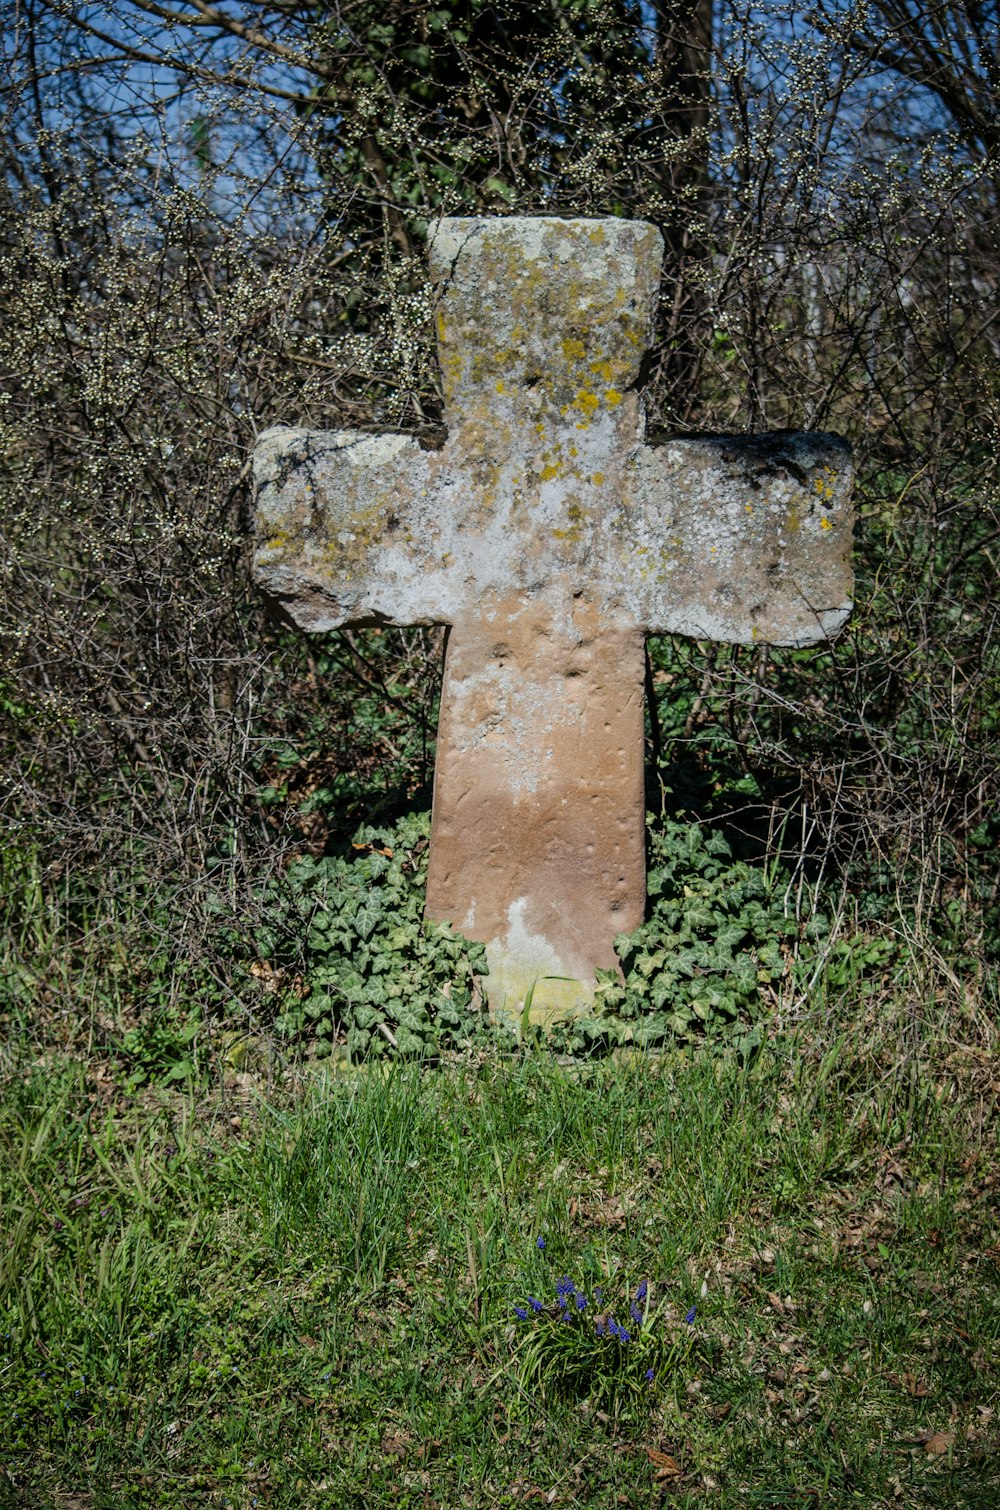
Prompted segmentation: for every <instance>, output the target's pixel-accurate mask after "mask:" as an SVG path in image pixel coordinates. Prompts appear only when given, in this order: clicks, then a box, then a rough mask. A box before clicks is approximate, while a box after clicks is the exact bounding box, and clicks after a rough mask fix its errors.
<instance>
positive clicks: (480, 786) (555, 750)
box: [255, 218, 852, 1012]
mask: <svg viewBox="0 0 1000 1510" xmlns="http://www.w3.org/2000/svg"><path fill="white" fill-rule="evenodd" d="M430 255H431V273H432V277H433V279H434V281H435V282H436V283H437V285H438V288H439V301H438V314H437V320H438V353H439V357H440V362H441V372H442V378H443V383H444V396H445V418H446V422H447V426H448V439H447V441H446V442H445V444H444V446H443V447H442V448H441V449H440V450H438V451H425V450H422V449H421V447H420V445H419V444H418V443H417V441H416V440H415V439H413V438H412V437H411V436H407V435H391V434H390V435H372V434H367V433H365V432H362V431H333V432H312V431H307V430H293V429H284V428H281V429H273V430H269V431H267V432H266V433H265V434H264V435H262V436H261V437H260V440H259V443H258V446H257V451H256V457H255V473H256V485H257V531H258V540H257V551H256V559H255V572H256V578H257V581H258V583H259V584H260V586H261V587H262V588H263V589H264V590H265V592H266V593H267V594H268V595H270V597H271V598H272V599H274V600H276V601H277V603H278V604H279V605H280V606H281V608H283V609H284V611H285V612H286V613H287V615H288V616H290V617H291V619H292V620H293V621H294V622H295V623H296V624H298V625H299V626H301V628H303V629H307V630H329V629H335V628H337V627H338V626H341V625H346V624H397V625H406V624H410V625H413V624H447V625H449V626H450V634H449V636H448V648H447V655H446V663H445V676H444V688H443V692H442V698H441V719H440V728H439V736H438V746H437V764H436V769H435V777H434V811H433V823H432V831H431V853H430V872H429V876H428V883H427V913H428V916H430V917H431V918H434V919H449V920H450V921H451V922H452V923H454V925H455V926H456V928H458V929H460V930H461V931H462V932H463V933H465V934H466V935H467V936H468V937H470V938H473V939H478V940H481V941H484V942H485V943H486V944H487V948H488V957H489V962H490V976H489V979H488V981H487V987H488V991H489V997H490V1002H491V1006H492V1007H493V1009H494V1010H504V1009H506V1010H508V1011H514V1012H517V1011H519V1010H520V1009H521V1007H522V1004H523V1003H524V1000H525V997H526V994H527V993H528V991H529V989H530V988H531V987H532V985H534V987H535V991H534V1000H533V1006H534V1007H535V1008H541V1009H543V1011H546V1012H550V1011H553V1010H560V1011H565V1010H573V1009H574V1008H576V1007H578V1006H582V1005H583V1004H585V1003H586V1001H587V1000H588V999H589V998H590V996H591V994H592V989H593V981H594V971H595V968H596V967H598V966H601V967H605V968H608V967H613V966H614V964H615V954H614V949H613V944H612V941H613V939H614V937H615V935H616V934H618V933H621V932H623V931H626V930H631V929H632V928H635V927H637V926H638V924H639V923H640V922H641V921H642V918H643V909H644V904H645V859H644V793H643V669H644V663H643V645H644V638H643V637H644V635H646V634H648V633H656V634H665V633H671V634H684V635H692V636H694V637H695V638H696V639H702V640H728V641H735V642H738V643H741V644H747V643H750V642H768V643H770V644H776V645H804V644H806V643H808V642H809V641H812V640H819V639H823V638H824V637H825V636H828V635H830V634H832V633H833V632H834V631H835V630H837V629H838V628H839V626H840V625H841V624H842V623H843V622H844V620H845V618H846V617H847V614H848V612H849V610H850V606H851V604H850V590H851V570H850V548H851V523H852V521H851V509H850V493H851V482H852V470H851V461H850V452H849V450H848V447H847V445H846V443H845V442H844V441H842V440H840V439H838V438H837V437H836V436H833V435H824V434H793V433H790V432H781V433H778V434H775V435H766V436H758V437H753V438H745V437H733V436H723V437H712V438H697V439H686V440H667V441H665V442H664V443H663V444H661V445H650V444H647V443H646V441H645V439H644V435H645V420H644V413H643V403H642V398H641V395H640V393H639V382H640V367H641V362H642V357H643V354H644V353H645V351H646V350H647V348H648V346H649V344H650V340H651V329H652V318H653V312H654V306H655V301H656V297H657V287H658V283H659V275H660V261H661V256H662V242H661V238H660V235H659V232H658V231H657V230H656V229H655V227H654V226H651V225H647V224H645V223H643V222H639V221H624V220H560V219H555V218H551V219H550V218H544V219H496V220H492V219H489V220H488V219H481V220H457V219H455V220H442V221H440V222H438V224H437V227H436V229H435V232H434V234H433V236H432V241H431V254H430Z"/></svg>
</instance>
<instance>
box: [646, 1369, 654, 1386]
mask: <svg viewBox="0 0 1000 1510" xmlns="http://www.w3.org/2000/svg"><path fill="white" fill-rule="evenodd" d="M655 1377H656V1376H655V1374H654V1373H653V1370H652V1369H651V1368H647V1370H646V1378H647V1379H648V1380H649V1382H650V1384H652V1382H653V1380H654V1378H655Z"/></svg>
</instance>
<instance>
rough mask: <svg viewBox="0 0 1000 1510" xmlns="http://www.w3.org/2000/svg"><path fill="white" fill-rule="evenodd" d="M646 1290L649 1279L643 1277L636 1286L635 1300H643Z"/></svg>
mask: <svg viewBox="0 0 1000 1510" xmlns="http://www.w3.org/2000/svg"><path fill="white" fill-rule="evenodd" d="M648 1290H649V1280H648V1279H644V1280H642V1281H641V1282H640V1283H639V1285H638V1287H637V1288H636V1292H635V1298H636V1300H638V1301H643V1300H645V1299H646V1295H647V1292H648Z"/></svg>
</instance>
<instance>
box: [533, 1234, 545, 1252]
mask: <svg viewBox="0 0 1000 1510" xmlns="http://www.w3.org/2000/svg"><path fill="white" fill-rule="evenodd" d="M535 1247H536V1248H537V1249H538V1251H539V1253H544V1252H545V1239H544V1237H536V1239H535Z"/></svg>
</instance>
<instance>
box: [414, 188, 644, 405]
mask: <svg viewBox="0 0 1000 1510" xmlns="http://www.w3.org/2000/svg"><path fill="white" fill-rule="evenodd" d="M428 250H429V264H430V274H431V279H432V282H433V283H434V284H435V285H436V286H437V289H438V300H437V306H436V320H437V344H438V358H439V361H440V365H441V373H442V380H443V385H444V396H445V406H446V409H447V410H450V411H451V413H452V415H453V416H454V417H455V418H460V417H461V416H462V415H463V414H464V415H465V416H466V417H470V418H471V417H473V415H474V414H475V412H476V411H480V412H481V411H482V407H483V404H484V401H485V402H486V403H487V404H495V403H496V402H497V400H498V398H501V399H502V398H504V397H507V398H510V397H511V396H515V397H516V395H517V394H518V392H519V390H537V389H539V388H541V390H542V394H544V396H545V397H546V398H548V400H549V401H550V403H551V404H552V405H553V407H554V408H555V409H556V410H560V411H561V410H564V409H566V408H567V406H572V405H573V404H574V403H576V402H579V398H580V395H581V394H584V395H586V394H589V393H592V392H595V391H598V390H599V391H600V392H602V393H604V394H609V395H610V396H611V400H610V401H611V402H612V403H614V402H615V396H616V395H621V394H624V393H625V392H626V391H627V390H629V389H630V388H633V387H635V386H636V384H637V382H638V379H639V373H640V369H641V363H642V358H643V356H644V354H645V352H646V351H647V349H648V347H649V345H650V344H651V341H652V330H653V319H654V315H655V310H656V301H657V293H658V289H659V282H660V268H661V264H662V260H663V238H662V236H661V235H660V232H659V230H658V229H657V228H656V226H654V225H652V224H650V223H649V222H648V221H642V220H617V219H612V218H604V219H595V220H587V219H582V218H562V217H559V216H544V217H542V216H509V217H506V218H503V219H492V218H485V217H483V218H474V217H458V216H455V217H444V218H442V219H440V220H438V221H436V222H435V223H434V224H433V225H432V227H431V231H430V235H429V247H428ZM541 396H542V395H541V394H538V393H536V396H535V400H534V402H536V403H537V400H538V398H539V397H541Z"/></svg>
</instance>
